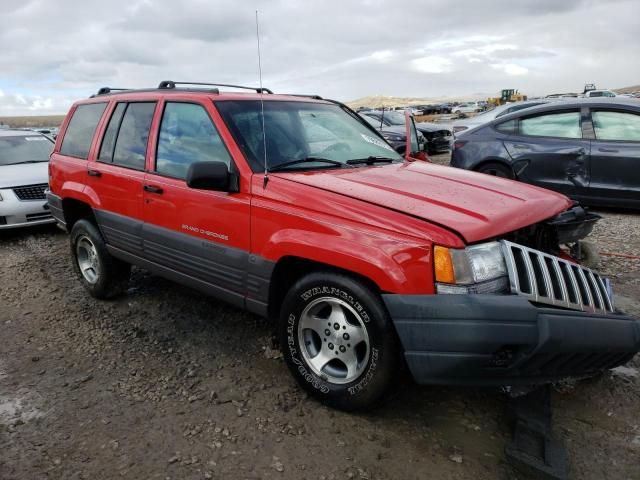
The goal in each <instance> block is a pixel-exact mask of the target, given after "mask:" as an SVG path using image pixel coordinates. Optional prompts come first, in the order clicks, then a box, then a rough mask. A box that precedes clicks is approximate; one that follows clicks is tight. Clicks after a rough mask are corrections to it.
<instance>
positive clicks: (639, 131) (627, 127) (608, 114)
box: [591, 111, 640, 142]
mask: <svg viewBox="0 0 640 480" xmlns="http://www.w3.org/2000/svg"><path fill="white" fill-rule="evenodd" d="M591 118H592V119H593V128H594V130H595V132H596V138H597V139H598V140H618V141H627V142H640V115H638V114H635V113H627V112H612V111H596V112H592V113H591Z"/></svg>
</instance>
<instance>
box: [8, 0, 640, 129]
mask: <svg viewBox="0 0 640 480" xmlns="http://www.w3.org/2000/svg"><path fill="white" fill-rule="evenodd" d="M256 10H258V11H259V18H260V34H261V35H260V36H261V52H262V74H263V85H264V86H265V87H268V88H271V89H272V90H274V91H275V92H276V93H278V92H282V93H284V92H287V93H304V94H310V93H314V94H319V95H322V96H323V97H328V98H334V99H337V100H342V101H348V100H354V99H357V98H360V97H364V96H369V95H389V96H399V97H440V96H465V95H475V94H483V95H484V94H491V95H497V94H499V91H500V90H501V89H503V88H515V89H518V90H520V91H521V92H523V93H525V94H529V95H544V94H548V93H554V92H567V91H582V88H583V86H584V84H585V83H596V85H597V86H598V87H599V88H618V87H625V86H629V85H638V84H640V57H639V54H638V52H639V51H640V48H639V47H640V20H639V19H640V1H638V0H620V1H615V0H601V1H598V0H534V1H529V0H522V1H518V0H495V1H489V0H485V1H479V0H455V1H443V0H437V1H435V0H434V1H432V0H395V1H391V0H358V1H356V0H340V1H335V0H322V1H318V0H316V1H313V0H306V1H304V0H298V1H293V0H268V1H257V0H254V1H251V0H243V1H240V0H236V1H220V0H174V1H169V0H109V1H106V2H105V1H104V0H2V15H1V16H0V116H8V115H47V114H62V113H66V111H67V110H68V108H69V106H70V105H71V103H72V102H73V101H75V100H77V99H80V98H84V97H87V96H89V95H90V94H92V93H95V92H96V91H97V90H98V88H100V87H102V86H111V87H126V88H141V87H153V86H156V85H157V84H158V83H159V82H160V81H161V80H176V81H200V82H219V83H236V84H244V85H251V86H254V85H257V84H258V58H257V46H256V25H255V11H256Z"/></svg>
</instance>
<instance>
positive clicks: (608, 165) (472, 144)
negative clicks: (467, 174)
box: [451, 99, 640, 208]
mask: <svg viewBox="0 0 640 480" xmlns="http://www.w3.org/2000/svg"><path fill="white" fill-rule="evenodd" d="M451 166H454V167H458V168H465V169H467V170H475V171H478V172H482V173H487V174H490V175H497V176H500V177H506V178H512V179H516V180H520V181H522V182H526V183H531V184H533V185H538V186H540V187H545V188H549V189H551V190H555V191H557V192H560V193H564V194H565V195H567V196H569V197H571V198H573V199H576V200H578V201H580V202H581V203H584V204H586V205H594V206H609V207H630V208H640V102H638V101H637V100H633V99H627V100H619V99H582V100H576V101H562V102H556V103H553V104H548V105H543V106H539V107H533V108H528V109H526V110H523V111H521V112H516V113H512V114H509V115H505V116H503V117H500V118H498V119H496V120H494V121H492V122H489V123H487V124H484V125H481V126H479V127H476V128H473V129H470V130H467V131H464V132H461V133H460V134H459V135H458V136H457V137H456V139H455V142H454V145H453V150H452V154H451Z"/></svg>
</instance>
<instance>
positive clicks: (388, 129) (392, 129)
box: [376, 125, 407, 136]
mask: <svg viewBox="0 0 640 480" xmlns="http://www.w3.org/2000/svg"><path fill="white" fill-rule="evenodd" d="M376 129H377V130H378V131H379V132H381V133H395V134H396V135H405V136H406V134H407V130H406V127H405V126H404V125H383V126H382V128H380V126H378V127H376Z"/></svg>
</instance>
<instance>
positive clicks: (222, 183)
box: [186, 162, 238, 192]
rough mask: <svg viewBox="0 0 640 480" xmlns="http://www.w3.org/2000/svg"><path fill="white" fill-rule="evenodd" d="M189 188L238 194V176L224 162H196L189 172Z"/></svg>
mask: <svg viewBox="0 0 640 480" xmlns="http://www.w3.org/2000/svg"><path fill="white" fill-rule="evenodd" d="M186 181H187V186H188V187H190V188H197V189H199V190H213V191H217V192H237V191H238V176H237V175H236V174H234V173H231V172H229V167H227V164H226V163H224V162H195V163H192V164H191V165H190V166H189V170H187V178H186Z"/></svg>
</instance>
